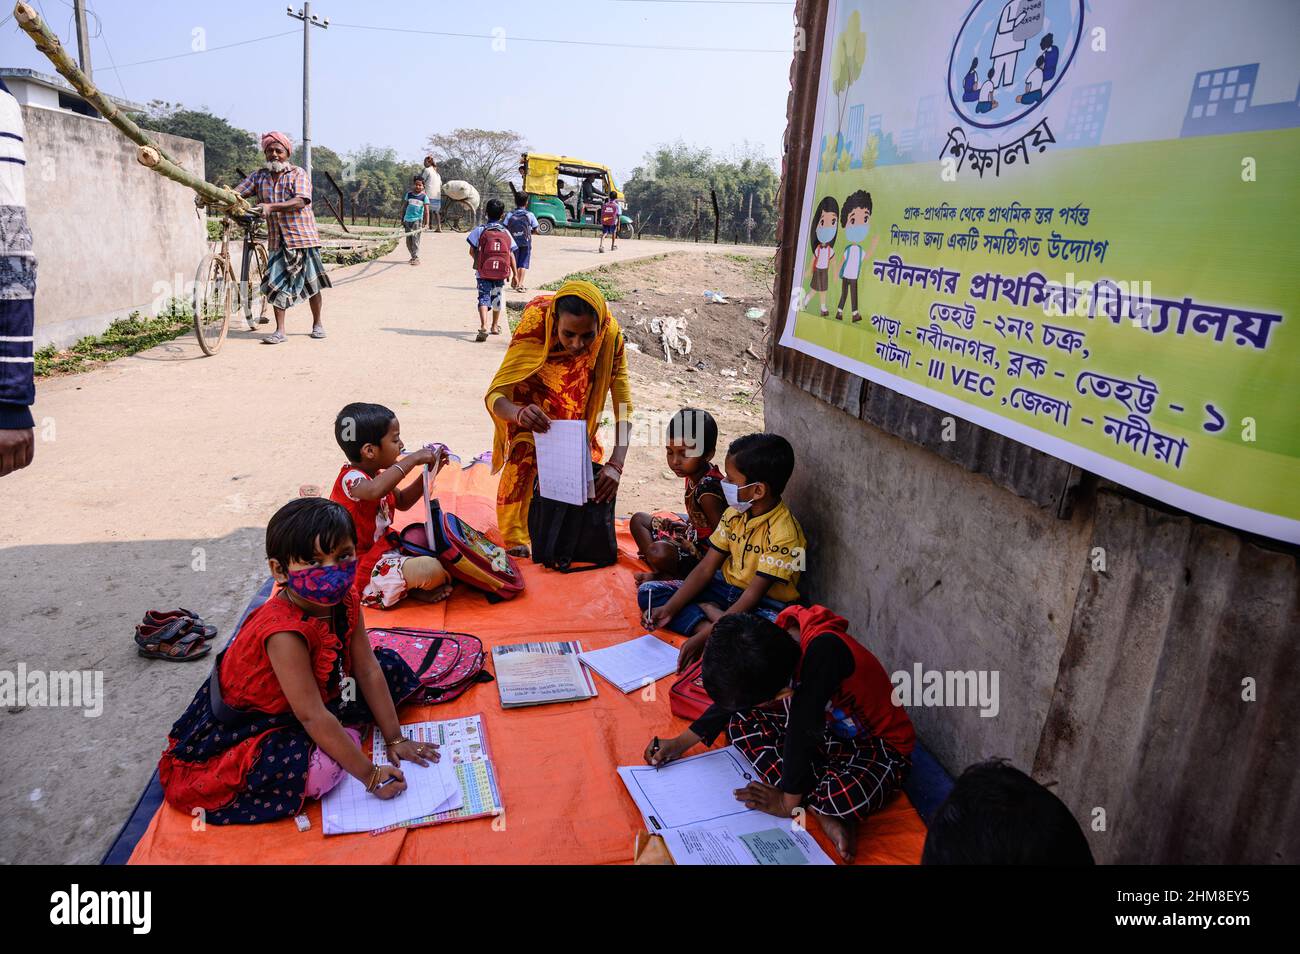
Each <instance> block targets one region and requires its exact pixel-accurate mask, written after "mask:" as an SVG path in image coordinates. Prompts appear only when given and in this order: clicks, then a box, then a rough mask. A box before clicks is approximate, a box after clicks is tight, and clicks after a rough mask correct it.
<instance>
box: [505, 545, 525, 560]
mask: <svg viewBox="0 0 1300 954" xmlns="http://www.w3.org/2000/svg"><path fill="white" fill-rule="evenodd" d="M506 553H509V554H510V555H511V556H513V557H526V556H528V547H526V546H524V545H523V544H522V543H521V544H520V545H519V546H517V547H510V548H509V549H507V550H506Z"/></svg>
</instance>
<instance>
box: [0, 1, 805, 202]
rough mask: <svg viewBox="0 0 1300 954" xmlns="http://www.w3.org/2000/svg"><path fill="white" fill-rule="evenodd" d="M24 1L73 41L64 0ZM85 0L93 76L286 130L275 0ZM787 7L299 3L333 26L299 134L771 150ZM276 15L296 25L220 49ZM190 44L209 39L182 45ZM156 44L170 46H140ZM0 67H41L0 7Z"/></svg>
mask: <svg viewBox="0 0 1300 954" xmlns="http://www.w3.org/2000/svg"><path fill="white" fill-rule="evenodd" d="M31 2H32V3H33V5H35V6H36V7H37V9H38V11H40V12H42V14H43V15H44V16H45V18H46V22H48V23H49V24H50V26H51V28H52V29H53V30H54V31H55V32H56V33H58V34H59V36H60V37H61V38H62V39H63V41H64V43H65V44H67V45H68V47H69V49H71V50H73V51H75V49H76V35H75V31H74V28H73V26H72V23H71V14H72V5H71V3H70V2H68V0H31ZM89 8H90V10H92V11H93V12H94V13H95V14H97V15H98V20H99V22H98V23H97V22H96V17H94V16H91V17H90V18H89V20H90V32H91V33H92V34H98V35H97V36H95V38H94V39H93V40H92V44H91V53H92V66H93V68H94V76H95V80H96V82H97V83H98V84H99V85H100V87H101V88H102V89H103V90H104V91H105V92H107V93H109V94H111V95H115V96H124V97H125V98H127V99H130V100H133V101H135V102H140V103H146V102H148V101H149V100H152V99H164V100H169V101H172V102H180V103H183V104H184V105H186V106H189V107H206V108H208V109H210V110H211V111H212V112H214V113H217V114H218V115H221V116H224V117H226V118H227V119H229V120H230V121H231V122H232V123H234V124H235V125H237V126H240V127H242V128H245V129H248V130H251V131H254V132H258V131H264V130H266V129H271V128H280V129H284V130H285V131H286V132H289V133H290V134H291V135H292V136H293V138H294V140H295V142H296V141H297V140H298V138H299V137H300V136H301V133H302V100H301V95H302V85H301V84H302V24H301V22H300V21H298V20H293V19H290V18H289V17H288V16H287V15H286V13H285V3H275V2H271V0H222V2H211V0H209V2H204V3H199V2H192V0H174V2H169V3H154V2H149V3H146V2H139V0H90V7H89ZM300 8H301V0H295V3H294V9H295V10H297V9H300ZM793 10H794V4H793V3H792V2H774V0H750V2H737V0H712V2H707V0H564V2H558V0H494V2H492V3H488V2H484V0H478V2H466V0H439V2H414V0H384V2H369V3H361V2H355V0H316V2H313V3H312V12H313V13H314V14H317V15H318V16H321V17H326V16H327V17H329V18H330V26H329V28H328V29H326V30H320V29H313V30H312V34H313V36H312V141H313V143H314V144H315V145H324V146H329V147H330V148H333V149H336V150H338V151H339V152H347V151H349V150H352V149H355V148H357V147H359V146H362V145H364V144H367V143H370V144H374V145H377V146H391V147H393V148H395V149H396V150H397V151H398V154H399V155H400V156H402V157H403V158H408V159H414V158H416V157H417V156H422V155H423V154H424V143H425V140H426V139H427V138H428V136H429V135H430V134H431V133H434V132H439V131H447V130H451V129H454V128H456V127H458V126H480V127H484V128H497V129H513V130H516V131H518V132H520V133H521V134H523V136H524V137H525V139H526V140H527V142H528V143H529V144H530V146H531V147H532V148H533V149H535V150H537V151H541V152H557V153H566V154H568V155H573V156H578V157H581V158H585V159H588V160H591V161H597V162H605V163H606V164H608V165H610V166H612V167H613V168H614V170H615V174H616V175H617V176H618V178H619V180H620V181H622V180H623V179H625V178H626V177H627V175H628V173H630V172H631V170H632V167H633V166H635V165H637V164H638V163H639V162H640V161H641V158H642V156H643V155H644V154H645V152H646V151H647V150H648V149H650V148H652V147H653V146H655V145H657V144H658V143H662V142H671V141H674V140H677V139H679V138H680V139H683V140H685V141H686V142H687V143H690V144H693V145H704V146H709V147H711V148H713V149H714V150H716V151H719V152H727V151H729V150H730V149H731V147H732V146H739V145H741V144H743V143H744V142H746V141H748V142H750V143H752V144H755V145H757V146H758V147H760V149H761V150H762V152H763V153H764V154H765V155H767V156H769V157H773V158H775V157H777V156H778V155H779V147H780V141H781V136H782V134H783V132H784V129H785V106H786V94H787V91H788V88H789V69H790V49H791V46H792V42H793V30H794V27H793ZM361 26H365V27H370V28H383V29H361V28H359V27H361ZM398 30H425V31H440V32H446V33H462V34H476V35H478V36H477V37H450V36H430V35H419V34H415V33H405V32H395V31H398ZM200 31H201V32H200ZM286 31H294V32H293V33H291V34H290V35H285V36H278V37H275V38H273V39H264V40H260V41H259V42H252V43H245V44H244V45H240V46H234V47H231V48H229V49H219V47H223V46H227V45H228V44H234V43H240V42H242V41H248V40H255V39H257V38H260V37H267V36H271V35H274V34H277V33H284V32H286ZM501 31H504V32H501ZM494 37H496V39H495V41H494V39H493V38H494ZM524 38H539V39H541V38H545V39H553V40H581V41H598V42H606V43H618V44H631V45H642V46H661V47H662V46H668V47H710V48H727V49H743V50H768V51H775V52H757V53H755V52H683V51H677V50H664V49H628V48H619V47H601V46H586V45H577V44H574V43H567V44H565V43H553V42H545V43H542V42H529V41H528V40H526V39H524ZM494 42H495V44H496V46H498V47H500V46H504V49H497V50H494V49H493V45H494ZM200 43H206V46H207V52H203V53H191V52H190V51H191V49H192V47H193V46H195V45H196V44H200ZM161 57H174V58H172V59H164V60H161V61H159V62H141V61H148V60H158V59H159V58H161ZM114 63H116V64H117V67H118V69H117V70H116V71H115V70H114V69H113V64H114ZM0 66H12V67H28V68H32V69H38V70H42V71H43V72H49V73H52V72H53V68H52V66H51V65H50V63H49V62H48V61H47V60H46V59H45V58H44V57H43V56H42V55H41V54H40V53H38V52H37V51H36V49H35V47H33V46H32V44H31V42H30V41H29V40H28V39H27V37H26V36H25V35H24V34H23V33H22V32H21V31H20V30H19V29H18V27H17V26H16V24H15V23H14V22H13V20H12V19H11V18H7V22H5V23H4V25H3V26H0Z"/></svg>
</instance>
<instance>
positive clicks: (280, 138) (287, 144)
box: [262, 129, 293, 155]
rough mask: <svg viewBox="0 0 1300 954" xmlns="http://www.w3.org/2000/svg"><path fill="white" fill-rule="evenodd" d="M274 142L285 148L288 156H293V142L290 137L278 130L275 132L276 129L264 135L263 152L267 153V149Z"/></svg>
mask: <svg viewBox="0 0 1300 954" xmlns="http://www.w3.org/2000/svg"><path fill="white" fill-rule="evenodd" d="M273 142H278V143H279V144H280V145H281V146H283V147H284V151H285V152H286V153H288V154H290V155H292V154H293V142H292V141H291V140H290V139H289V137H288V136H287V135H286V134H284V133H282V132H279V131H277V130H274V129H273V130H271V131H270V132H268V133H262V151H263V152H265V151H266V147H267V146H269V145H270V144H271V143H273Z"/></svg>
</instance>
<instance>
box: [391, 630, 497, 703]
mask: <svg viewBox="0 0 1300 954" xmlns="http://www.w3.org/2000/svg"><path fill="white" fill-rule="evenodd" d="M366 636H367V637H369V639H370V645H371V647H372V648H374V649H389V650H392V651H393V652H395V653H397V655H399V656H401V657H402V661H403V662H405V663H406V664H407V665H408V666H410V667H411V669H412V671H414V673H415V675H416V676H417V677H418V678H419V680H420V688H419V689H418V690H416V691H415V692H414V693H413V694H412V695H411V696H409V697H408V698H407V699H404V700H402V701H404V702H414V703H415V704H416V705H433V704H434V703H437V702H450V701H451V700H452V699H455V698H456V697H458V696H460V695H461V694H463V693H464V692H465V691H466V690H467V689H469V687H470V686H472V685H474V684H475V683H479V682H491V681H492V674H491V673H489V672H485V671H484V669H483V662H484V660H485V658H486V657H485V655H484V653H483V643H482V641H481V640H480V639H479V638H478V637H477V636H471V635H470V634H469V633H449V632H446V631H444V630H439V629H368V630H366Z"/></svg>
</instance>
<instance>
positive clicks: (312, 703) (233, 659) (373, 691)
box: [158, 497, 438, 825]
mask: <svg viewBox="0 0 1300 954" xmlns="http://www.w3.org/2000/svg"><path fill="white" fill-rule="evenodd" d="M266 556H267V564H268V566H269V567H270V570H271V575H272V576H273V577H274V578H275V582H276V583H277V584H278V585H277V587H276V589H275V591H274V592H273V593H272V595H271V597H270V599H268V600H267V601H266V602H265V603H263V604H262V605H261V606H259V607H258V608H257V609H255V610H253V612H252V613H250V614H249V616H248V618H247V619H246V620H245V622H244V624H243V626H242V627H240V629H239V631H238V632H237V633H236V634H235V636H234V637H233V638H232V639H231V641H230V643H229V644H228V645H227V646H226V648H225V649H224V650H223V651H222V652H221V655H220V656H218V657H217V662H216V665H215V666H214V667H213V671H212V675H210V676H209V677H208V682H206V683H204V684H203V685H202V686H201V687H200V688H199V691H198V692H197V693H195V696H194V700H193V701H192V702H191V703H190V706H189V708H188V709H186V711H185V714H184V715H182V716H181V717H180V719H179V720H177V722H176V724H175V725H174V726H172V730H171V734H170V736H169V737H168V740H167V748H166V749H165V750H164V752H163V755H162V760H161V761H160V762H159V763H158V777H159V780H160V781H161V782H162V786H163V793H164V795H165V796H166V798H167V801H168V803H169V804H171V805H174V806H175V807H176V808H179V809H181V810H183V811H186V812H191V813H192V812H193V811H194V809H196V808H197V809H203V811H204V812H205V813H206V820H207V821H209V822H211V823H213V824H219V825H229V824H249V823H253V822H260V821H269V820H271V819H275V818H284V817H287V816H290V815H296V814H298V813H300V812H301V811H302V807H303V803H304V802H305V800H306V799H307V798H319V797H321V796H322V795H324V794H325V793H326V792H327V791H329V790H330V789H331V788H333V787H334V786H335V785H336V784H338V782H340V781H341V780H342V778H343V773H344V772H347V773H348V774H350V775H352V776H353V777H355V778H357V779H359V780H360V781H362V782H364V783H365V785H366V790H367V791H369V792H371V793H372V794H374V795H375V796H376V797H377V798H383V799H388V798H392V797H393V796H394V795H396V794H398V793H399V792H402V791H404V790H405V788H406V780H405V778H404V777H403V775H402V771H401V769H400V768H399V767H398V766H399V765H400V764H401V761H402V759H409V760H411V761H413V762H415V763H417V764H419V765H427V764H428V761H427V760H433V761H437V759H438V751H437V746H435V745H431V744H429V743H415V742H411V741H409V740H406V739H403V738H402V735H401V731H400V724H399V723H398V720H397V709H396V704H397V703H399V702H401V701H402V700H403V699H405V698H407V697H408V696H409V695H411V693H413V692H414V691H415V690H416V689H417V688H419V680H418V679H417V678H416V676H415V674H414V673H413V672H412V671H411V669H410V667H409V666H407V665H406V663H404V662H403V661H402V660H401V658H400V657H399V656H398V655H397V654H396V653H393V652H391V651H389V650H383V649H381V650H372V649H371V647H370V642H369V641H368V640H367V638H366V627H365V622H364V620H363V618H362V614H361V603H360V598H359V597H358V595H357V592H356V589H355V587H354V586H353V581H354V579H355V576H356V568H357V536H356V529H355V527H354V526H353V524H352V518H351V517H350V516H349V515H348V512H347V511H346V510H345V509H344V508H343V507H341V506H339V505H338V504H336V503H334V502H333V501H330V500H324V499H321V498H319V497H303V498H300V499H298V500H294V501H291V502H290V503H288V504H285V506H283V507H281V508H280V509H279V510H278V511H277V512H276V514H275V516H273V517H272V518H271V522H270V523H269V524H268V525H267V528H266ZM372 723H373V724H374V725H375V726H376V731H379V732H382V733H383V735H384V739H385V740H386V741H388V742H389V744H388V759H389V762H390V763H391V764H387V765H375V764H373V763H372V762H371V759H370V756H369V755H367V754H366V753H365V752H363V751H362V749H361V746H360V740H361V736H362V734H363V732H364V729H365V728H366V727H367V726H368V725H369V724H372Z"/></svg>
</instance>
